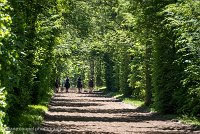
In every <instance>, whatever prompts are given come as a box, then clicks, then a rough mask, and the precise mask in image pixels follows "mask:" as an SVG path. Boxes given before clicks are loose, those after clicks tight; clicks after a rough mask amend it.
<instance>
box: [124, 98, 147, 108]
mask: <svg viewBox="0 0 200 134" xmlns="http://www.w3.org/2000/svg"><path fill="white" fill-rule="evenodd" d="M123 102H124V103H127V104H131V105H133V106H137V107H141V106H143V105H144V102H143V101H140V100H136V99H134V98H125V99H124V100H123Z"/></svg>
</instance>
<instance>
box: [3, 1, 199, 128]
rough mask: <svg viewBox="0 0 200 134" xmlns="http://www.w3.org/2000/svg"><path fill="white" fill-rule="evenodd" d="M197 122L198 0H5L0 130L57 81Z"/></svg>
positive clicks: (45, 93) (49, 89)
mask: <svg viewBox="0 0 200 134" xmlns="http://www.w3.org/2000/svg"><path fill="white" fill-rule="evenodd" d="M66 76H69V78H70V81H71V83H72V84H74V85H75V82H76V79H77V77H78V76H81V78H82V79H83V82H84V86H85V88H87V83H88V80H89V78H91V77H94V78H95V85H96V88H98V87H103V86H106V90H107V91H110V92H121V93H123V94H124V96H126V97H134V98H136V99H140V100H143V101H144V102H145V105H146V106H150V107H153V108H155V109H156V111H158V112H161V113H165V114H184V115H189V116H195V117H198V116H200V113H199V111H200V99H199V98H200V1H199V0H0V129H1V131H3V130H4V129H3V124H6V125H7V126H10V127H15V126H17V123H16V121H15V119H14V117H16V116H17V115H18V114H20V111H23V109H24V108H26V107H27V106H28V105H30V104H39V103H40V102H41V101H42V100H43V98H45V96H48V95H49V94H52V92H53V88H54V82H55V79H56V78H59V79H60V81H61V82H62V80H64V79H65V78H66Z"/></svg>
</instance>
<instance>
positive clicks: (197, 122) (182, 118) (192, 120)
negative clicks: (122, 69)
mask: <svg viewBox="0 0 200 134" xmlns="http://www.w3.org/2000/svg"><path fill="white" fill-rule="evenodd" d="M101 91H103V92H104V93H105V94H107V95H108V96H111V97H114V98H116V99H119V100H121V101H122V102H124V103H126V104H131V105H133V106H136V107H137V108H140V109H143V110H145V111H149V112H156V111H155V109H153V108H151V107H146V106H144V101H142V100H138V99H135V98H132V97H129V98H127V97H124V96H123V93H120V92H106V91H105V88H101ZM162 117H163V118H167V119H170V120H175V121H179V122H182V123H185V124H188V125H192V126H195V127H196V128H197V129H200V118H198V117H189V116H186V115H162Z"/></svg>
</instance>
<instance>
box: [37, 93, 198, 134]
mask: <svg viewBox="0 0 200 134" xmlns="http://www.w3.org/2000/svg"><path fill="white" fill-rule="evenodd" d="M41 128H43V129H42V130H41V131H40V132H38V133H41V134H48V133H53V134H135V133H147V134H165V133H168V134H183V133H191V134H192V133H196V134H197V133H200V131H197V130H195V129H193V128H192V127H190V126H187V125H184V124H181V123H179V122H173V121H172V120H171V119H166V118H163V117H162V116H161V115H158V114H155V113H149V112H147V111H144V110H142V109H139V108H137V107H134V106H131V105H129V104H124V103H123V102H120V101H119V100H117V99H114V98H110V97H107V96H105V95H103V94H101V93H100V92H96V93H93V94H88V93H82V94H77V93H73V92H70V93H56V94H55V95H54V97H53V98H52V100H51V102H50V105H49V111H48V112H46V114H45V120H44V122H43V123H42V126H41Z"/></svg>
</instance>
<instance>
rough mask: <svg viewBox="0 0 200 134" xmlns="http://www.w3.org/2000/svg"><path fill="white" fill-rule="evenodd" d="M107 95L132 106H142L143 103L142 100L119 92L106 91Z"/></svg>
mask: <svg viewBox="0 0 200 134" xmlns="http://www.w3.org/2000/svg"><path fill="white" fill-rule="evenodd" d="M107 95H108V96H111V97H114V98H116V99H119V100H121V101H122V102H124V103H126V104H131V105H133V106H137V107H142V106H143V105H144V101H141V100H139V99H136V98H132V97H124V96H123V93H121V92H109V93H107Z"/></svg>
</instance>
